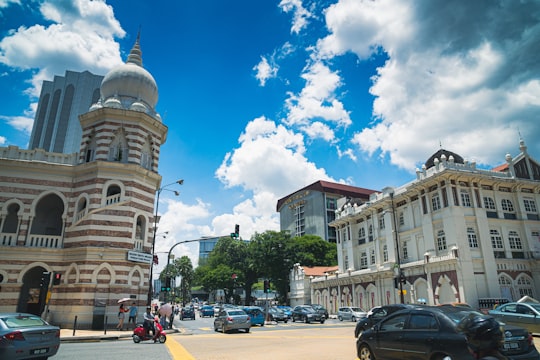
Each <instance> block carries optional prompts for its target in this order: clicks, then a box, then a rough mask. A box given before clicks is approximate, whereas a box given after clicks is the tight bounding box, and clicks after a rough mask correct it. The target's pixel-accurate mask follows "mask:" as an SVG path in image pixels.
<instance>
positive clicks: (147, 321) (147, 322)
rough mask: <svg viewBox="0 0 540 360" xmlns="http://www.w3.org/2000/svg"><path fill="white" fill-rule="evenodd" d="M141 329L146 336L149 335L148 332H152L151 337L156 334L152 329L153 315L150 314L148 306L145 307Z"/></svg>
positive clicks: (150, 309) (150, 310)
mask: <svg viewBox="0 0 540 360" xmlns="http://www.w3.org/2000/svg"><path fill="white" fill-rule="evenodd" d="M143 327H144V328H145V329H146V333H147V334H150V332H152V335H155V334H156V330H155V329H154V315H153V314H152V307H150V306H147V307H146V312H145V313H144V323H143Z"/></svg>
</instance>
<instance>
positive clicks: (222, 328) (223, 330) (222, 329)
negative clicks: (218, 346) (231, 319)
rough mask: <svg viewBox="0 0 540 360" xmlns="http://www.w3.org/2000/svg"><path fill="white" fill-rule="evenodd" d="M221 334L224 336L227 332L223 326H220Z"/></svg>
mask: <svg viewBox="0 0 540 360" xmlns="http://www.w3.org/2000/svg"><path fill="white" fill-rule="evenodd" d="M221 332H222V333H224V334H225V333H227V330H226V329H225V324H223V325H222V326H221Z"/></svg>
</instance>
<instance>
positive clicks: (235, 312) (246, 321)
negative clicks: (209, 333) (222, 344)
mask: <svg viewBox="0 0 540 360" xmlns="http://www.w3.org/2000/svg"><path fill="white" fill-rule="evenodd" d="M250 328H251V319H250V317H249V315H248V314H246V312H245V311H244V310H242V309H234V308H222V309H221V310H220V311H219V314H218V315H217V316H216V317H215V318H214V331H218V329H219V330H221V331H222V332H223V333H224V334H225V333H227V332H229V331H231V330H240V329H243V330H244V331H245V332H246V333H248V332H249V330H250Z"/></svg>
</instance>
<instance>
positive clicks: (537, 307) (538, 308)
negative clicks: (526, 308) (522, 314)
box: [528, 304, 540, 312]
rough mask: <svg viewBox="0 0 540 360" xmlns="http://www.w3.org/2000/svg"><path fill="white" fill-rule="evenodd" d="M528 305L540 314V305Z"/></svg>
mask: <svg viewBox="0 0 540 360" xmlns="http://www.w3.org/2000/svg"><path fill="white" fill-rule="evenodd" d="M528 305H530V306H531V307H532V308H533V309H535V310H536V311H538V312H540V304H528Z"/></svg>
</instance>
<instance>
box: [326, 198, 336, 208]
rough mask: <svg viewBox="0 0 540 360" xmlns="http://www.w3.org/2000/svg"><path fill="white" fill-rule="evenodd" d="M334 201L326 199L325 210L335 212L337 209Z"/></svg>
mask: <svg viewBox="0 0 540 360" xmlns="http://www.w3.org/2000/svg"><path fill="white" fill-rule="evenodd" d="M336 204H337V201H336V199H332V198H326V209H327V210H336V209H337V205H336Z"/></svg>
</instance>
